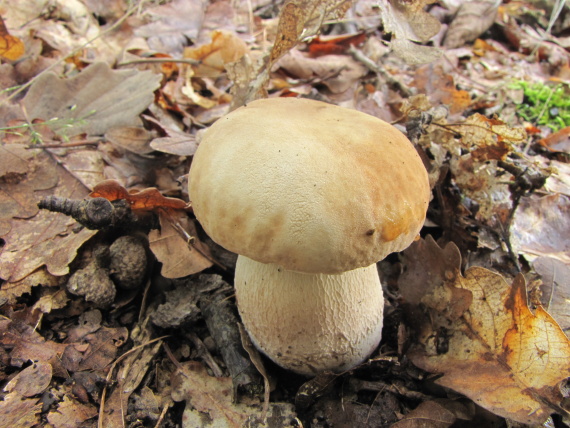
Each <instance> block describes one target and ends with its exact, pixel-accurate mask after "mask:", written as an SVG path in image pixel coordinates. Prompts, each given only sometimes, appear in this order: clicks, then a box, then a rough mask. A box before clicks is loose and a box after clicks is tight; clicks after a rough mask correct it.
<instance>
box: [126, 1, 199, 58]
mask: <svg viewBox="0 0 570 428" xmlns="http://www.w3.org/2000/svg"><path fill="white" fill-rule="evenodd" d="M205 4H206V2H205V0H174V1H172V2H169V3H166V4H163V5H160V6H156V7H153V8H150V9H147V10H146V11H145V14H146V15H147V16H149V18H150V19H149V21H150V22H149V23H148V24H146V25H143V26H141V27H138V28H136V29H135V31H134V34H135V35H136V36H139V37H145V38H147V41H148V45H149V47H150V48H151V49H152V50H154V51H156V52H162V53H170V54H174V53H177V54H179V53H181V52H182V50H183V48H184V46H186V45H188V40H193V41H194V40H196V39H197V37H198V34H199V33H200V29H201V27H202V22H203V20H204V10H205Z"/></svg>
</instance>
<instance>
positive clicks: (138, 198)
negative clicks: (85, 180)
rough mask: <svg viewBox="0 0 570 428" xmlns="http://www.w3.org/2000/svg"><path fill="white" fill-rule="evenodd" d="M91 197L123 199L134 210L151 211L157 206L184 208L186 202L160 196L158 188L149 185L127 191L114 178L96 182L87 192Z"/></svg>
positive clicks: (169, 208)
mask: <svg viewBox="0 0 570 428" xmlns="http://www.w3.org/2000/svg"><path fill="white" fill-rule="evenodd" d="M89 196H91V197H92V198H105V199H108V200H109V201H116V200H118V199H124V200H126V201H127V202H128V203H129V204H130V207H131V209H132V210H134V211H137V210H139V211H153V210H158V209H159V208H162V209H167V210H184V209H186V208H188V204H187V203H186V202H184V201H183V200H182V199H177V198H167V197H165V196H162V194H161V193H160V192H159V191H158V189H156V188H154V187H150V188H148V189H143V190H131V191H127V189H125V188H124V187H123V186H121V185H120V184H119V182H118V181H116V180H105V181H102V182H101V183H99V184H97V185H96V186H95V187H94V188H93V191H92V192H91V193H90V194H89Z"/></svg>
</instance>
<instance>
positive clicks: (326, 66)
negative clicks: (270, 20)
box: [277, 50, 368, 94]
mask: <svg viewBox="0 0 570 428" xmlns="http://www.w3.org/2000/svg"><path fill="white" fill-rule="evenodd" d="M277 65H278V66H279V67H280V68H282V69H283V70H285V71H286V72H287V73H288V74H289V75H291V76H293V77H296V78H299V79H303V80H312V81H313V83H322V84H323V85H325V86H326V87H327V88H328V89H329V90H330V91H331V92H332V93H333V94H340V93H343V92H345V91H347V90H348V89H350V88H355V87H356V85H357V82H358V81H359V80H360V79H361V78H362V77H363V76H366V74H368V69H367V68H366V67H364V65H362V64H361V63H359V62H356V61H355V60H353V59H352V58H351V57H349V56H346V55H325V56H320V57H318V58H311V57H310V56H308V55H306V54H304V53H302V52H300V51H298V50H292V51H291V52H289V53H288V54H287V55H284V56H283V57H282V58H281V59H280V60H279V61H278V62H277Z"/></svg>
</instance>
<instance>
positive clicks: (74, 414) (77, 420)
mask: <svg viewBox="0 0 570 428" xmlns="http://www.w3.org/2000/svg"><path fill="white" fill-rule="evenodd" d="M95 416H97V409H96V408H95V407H94V406H93V405H92V404H81V403H80V402H78V401H76V400H75V399H73V398H71V397H70V396H69V395H67V394H66V395H65V396H64V397H63V401H62V402H61V403H59V404H58V406H57V409H55V410H53V411H51V412H49V413H48V415H47V419H48V421H49V423H50V424H51V425H53V427H54V428H76V427H78V426H81V424H82V423H83V422H85V421H86V420H88V419H91V418H94V417H95Z"/></svg>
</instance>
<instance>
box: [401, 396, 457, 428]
mask: <svg viewBox="0 0 570 428" xmlns="http://www.w3.org/2000/svg"><path fill="white" fill-rule="evenodd" d="M456 419H457V418H456V417H455V415H454V414H453V413H452V412H451V411H449V410H448V409H446V408H445V407H444V406H442V405H441V404H439V403H437V402H436V401H424V402H423V403H420V405H419V406H418V407H416V408H415V409H414V410H412V411H411V412H410V413H408V414H407V415H405V416H404V418H403V419H401V420H399V421H398V422H396V423H395V424H393V425H392V428H419V427H425V428H447V427H449V426H451V425H452V424H453V423H454V422H455V421H456Z"/></svg>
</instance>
